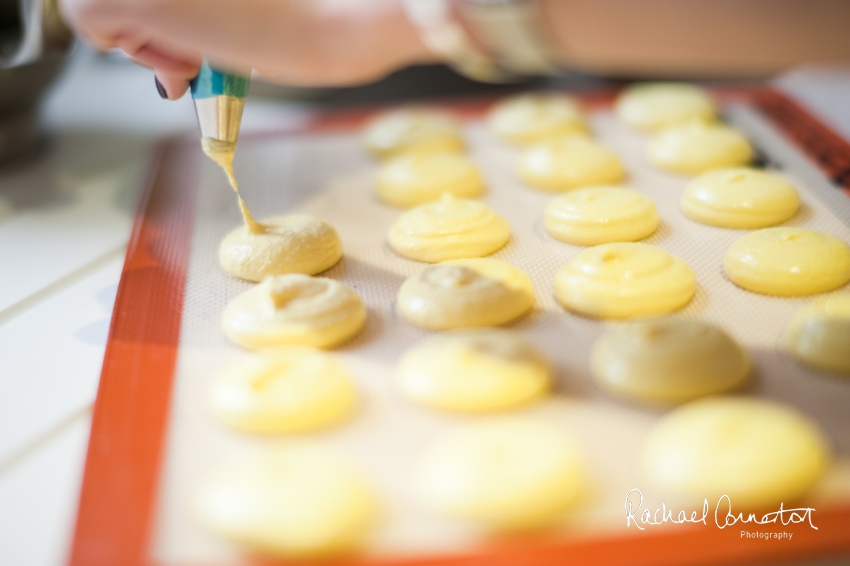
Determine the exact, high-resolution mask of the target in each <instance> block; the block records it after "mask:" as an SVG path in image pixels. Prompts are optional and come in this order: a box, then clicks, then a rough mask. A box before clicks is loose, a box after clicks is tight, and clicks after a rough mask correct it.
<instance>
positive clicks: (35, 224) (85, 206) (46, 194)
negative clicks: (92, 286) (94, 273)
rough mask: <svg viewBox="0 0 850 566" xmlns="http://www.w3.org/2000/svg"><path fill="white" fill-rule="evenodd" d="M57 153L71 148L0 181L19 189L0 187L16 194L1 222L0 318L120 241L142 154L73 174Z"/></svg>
mask: <svg viewBox="0 0 850 566" xmlns="http://www.w3.org/2000/svg"><path fill="white" fill-rule="evenodd" d="M89 143H90V144H91V145H90V146H89V147H88V149H89V150H90V151H94V150H96V149H97V144H94V143H92V142H89ZM74 149H75V150H81V149H82V150H85V149H87V148H86V147H85V144H84V145H83V147H82V148H81V147H80V145H79V144H78V145H75V146H74ZM63 153H64V154H67V153H70V152H61V153H60V155H58V156H55V158H54V159H53V160H51V162H48V163H47V164H46V166H45V167H42V168H38V169H35V170H32V171H28V172H27V173H26V174H23V175H20V176H18V177H17V178H13V179H11V180H7V181H6V182H7V183H9V185H12V189H17V188H19V187H20V189H19V190H18V191H17V192H15V191H13V190H5V191H4V196H5V197H6V199H7V201H8V200H12V198H15V197H16V198H17V200H18V202H19V204H18V205H17V208H19V210H18V213H17V214H14V215H9V216H7V218H6V219H5V220H2V221H0V321H2V320H3V318H2V316H3V311H5V310H7V309H9V308H10V307H13V306H14V305H16V304H17V303H19V302H20V301H23V300H25V299H27V298H28V297H30V296H31V295H34V294H36V293H38V292H40V291H42V290H43V289H45V288H46V287H48V286H50V285H52V284H54V283H55V282H57V281H60V280H61V279H63V278H66V277H68V276H71V275H72V274H74V273H75V272H76V271H77V270H79V269H81V268H83V267H85V266H87V265H89V264H91V263H92V262H94V261H96V260H98V259H100V258H101V257H103V256H104V255H107V254H110V253H114V252H115V251H116V250H118V249H120V248H122V247H123V246H124V245H125V244H126V243H127V239H128V237H129V234H130V228H131V224H132V216H133V210H134V209H135V201H136V198H137V196H136V195H137V194H138V187H139V186H140V184H141V182H142V179H143V173H144V171H145V169H146V165H147V159H146V156H145V155H144V154H143V155H141V156H137V157H132V158H130V160H128V161H125V162H124V163H121V164H119V165H117V166H115V165H113V166H111V167H110V166H109V165H107V167H109V168H108V169H107V170H106V171H105V172H98V173H90V172H86V173H80V174H76V173H75V172H74V171H73V169H72V168H71V167H67V168H63V167H62V163H55V162H53V161H61V160H63V159H67V156H66V155H62V154H63ZM54 166H55V167H56V168H58V169H59V170H56V169H55V168H54ZM9 185H7V189H8V187H9ZM25 188H28V189H30V190H29V191H28V193H27V194H24V189H25ZM27 198H31V199H36V200H37V202H33V203H31V204H28V203H27ZM13 202H14V201H13Z"/></svg>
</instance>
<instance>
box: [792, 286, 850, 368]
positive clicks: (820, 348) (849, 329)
mask: <svg viewBox="0 0 850 566" xmlns="http://www.w3.org/2000/svg"><path fill="white" fill-rule="evenodd" d="M785 345H786V347H787V348H788V351H789V352H791V354H792V355H793V356H794V357H795V358H797V359H798V360H800V361H801V362H803V363H804V364H806V365H808V366H811V367H814V368H817V369H819V370H824V371H832V372H837V373H843V374H848V375H850V295H846V294H845V295H833V296H831V297H821V298H818V299H815V300H814V301H812V302H811V303H810V304H809V305H808V306H807V307H806V308H804V309H802V310H801V311H800V312H799V313H797V315H796V316H795V317H794V318H793V319H792V320H791V323H790V324H789V325H788V330H787V331H786V332H785Z"/></svg>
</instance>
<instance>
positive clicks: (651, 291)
mask: <svg viewBox="0 0 850 566" xmlns="http://www.w3.org/2000/svg"><path fill="white" fill-rule="evenodd" d="M695 291H696V276H695V275H694V272H693V271H692V270H691V268H690V267H688V265H687V264H686V263H685V262H683V261H682V260H681V259H679V258H677V257H675V256H672V255H670V254H669V253H667V252H665V251H664V250H662V249H661V248H657V247H655V246H650V245H648V244H641V243H616V244H602V245H601V246H595V247H592V248H589V249H586V250H584V251H582V252H580V253H579V254H578V255H576V256H575V257H573V259H571V260H570V261H569V262H567V264H566V265H565V266H564V267H562V268H561V269H560V270H559V271H558V272H557V273H556V274H555V298H556V299H557V300H558V302H559V303H561V305H563V306H564V307H566V308H568V309H570V310H572V311H575V312H578V313H581V314H585V315H588V316H594V317H599V318H633V317H638V316H650V315H658V314H665V313H668V312H671V311H674V310H676V309H678V308H680V307H682V306H684V305H685V304H686V303H687V302H688V301H690V300H691V297H693V295H694V292H695Z"/></svg>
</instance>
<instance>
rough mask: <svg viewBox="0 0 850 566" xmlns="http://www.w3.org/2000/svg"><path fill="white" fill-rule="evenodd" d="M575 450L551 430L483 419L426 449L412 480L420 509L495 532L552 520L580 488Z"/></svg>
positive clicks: (581, 471) (580, 460)
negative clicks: (415, 475)
mask: <svg viewBox="0 0 850 566" xmlns="http://www.w3.org/2000/svg"><path fill="white" fill-rule="evenodd" d="M585 474H586V472H585V462H584V456H583V454H582V453H581V450H580V448H579V447H578V445H577V444H576V442H575V441H574V440H572V438H571V437H570V436H569V435H568V434H567V433H566V432H565V431H562V430H560V429H558V428H556V427H554V426H552V425H548V424H546V423H543V422H540V421H536V420H532V419H529V418H521V417H489V418H487V419H482V420H478V421H475V422H473V423H472V424H469V425H466V426H464V427H461V428H458V429H455V430H453V431H450V432H449V433H447V434H446V435H445V436H443V437H442V438H440V439H438V440H437V442H436V443H435V444H434V445H433V446H431V447H430V448H429V449H428V450H427V451H426V453H425V455H424V457H423V458H422V461H421V462H420V467H419V471H418V474H417V480H418V486H419V495H420V498H421V500H422V502H423V504H424V505H427V506H428V507H430V508H432V509H434V510H435V511H437V512H439V513H443V514H446V515H449V516H452V517H458V518H461V519H467V520H470V521H474V522H476V523H479V524H482V525H484V526H487V527H490V528H493V529H496V530H527V529H533V528H539V527H543V526H546V525H547V524H550V523H552V522H554V521H557V520H558V518H559V517H561V516H562V514H563V513H564V511H566V510H567V509H569V508H570V506H571V505H572V504H573V503H574V501H575V500H576V499H577V497H578V495H579V493H580V491H581V489H582V487H583V486H584V482H585Z"/></svg>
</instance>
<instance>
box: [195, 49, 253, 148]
mask: <svg viewBox="0 0 850 566" xmlns="http://www.w3.org/2000/svg"><path fill="white" fill-rule="evenodd" d="M249 83H250V78H249V77H247V76H244V75H235V74H231V73H226V72H223V71H219V70H216V69H213V68H211V67H210V66H209V65H208V64H207V62H206V61H204V62H203V64H202V65H201V72H200V73H198V76H196V77H195V78H194V79H192V82H191V83H190V87H191V91H192V99H193V100H194V102H195V112H197V114H198V124H199V125H200V127H201V142H202V144H204V145H205V146H207V145H214V146H219V147H222V148H223V147H231V148H232V149H231V151H232V150H233V149H235V148H236V142H237V140H238V139H239V127H240V125H241V124H242V110H243V109H244V108H245V96H246V95H247V94H248V85H249Z"/></svg>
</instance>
